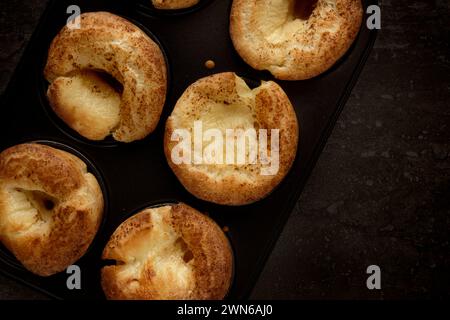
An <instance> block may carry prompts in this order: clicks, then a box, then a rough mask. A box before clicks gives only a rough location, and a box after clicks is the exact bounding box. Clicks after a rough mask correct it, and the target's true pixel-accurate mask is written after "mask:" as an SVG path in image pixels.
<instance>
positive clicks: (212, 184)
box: [164, 72, 299, 205]
mask: <svg viewBox="0 0 450 320" xmlns="http://www.w3.org/2000/svg"><path fill="white" fill-rule="evenodd" d="M200 125H201V128H200ZM196 127H197V129H196ZM185 131H187V133H185ZM264 132H265V135H266V138H267V139H266V141H265V142H264V140H262V137H264ZM298 132H299V129H298V123H297V117H296V114H295V111H294V108H293V106H292V104H291V102H290V101H289V98H288V97H287V95H286V94H285V93H284V91H283V89H282V88H281V87H280V86H279V85H277V84H276V83H275V82H273V81H268V82H262V83H261V85H260V86H259V87H257V88H255V89H253V90H252V89H250V88H249V87H248V86H247V84H246V83H245V81H244V80H242V79H241V78H239V77H238V76H237V75H236V74H234V73H231V72H226V73H219V74H215V75H212V76H209V77H206V78H202V79H200V80H198V81H196V82H195V83H194V84H192V85H191V86H189V87H188V88H187V89H186V91H185V92H184V93H183V95H182V96H181V97H180V99H179V100H178V102H177V104H176V105H175V108H174V110H173V112H172V114H171V116H170V117H169V118H168V120H167V123H166V131H165V137H164V151H165V154H166V158H167V161H168V163H169V166H170V167H171V168H172V170H173V172H174V173H175V175H176V176H177V177H178V179H179V180H180V182H181V183H182V184H183V186H184V187H185V188H186V189H187V190H188V191H189V192H190V193H192V194H193V195H194V196H196V197H198V198H200V199H203V200H206V201H211V202H214V203H218V204H224V205H243V204H248V203H252V202H255V201H258V200H260V199H262V198H264V197H266V196H267V195H268V194H269V193H270V192H272V190H273V189H274V188H275V187H276V186H277V185H278V184H279V183H280V182H281V180H282V179H283V178H284V177H285V176H286V174H287V173H288V171H289V169H290V167H291V165H292V163H293V161H294V159H295V156H296V153H297V142H298ZM199 135H201V136H202V138H200V139H201V141H202V144H201V146H200V144H199V143H197V144H196V143H195V140H196V139H198V138H199ZM208 136H209V137H208ZM239 141H241V142H243V144H244V147H242V144H241V147H239ZM250 141H252V142H250ZM228 143H230V144H228ZM239 150H241V152H239ZM221 151H223V152H221ZM216 155H217V157H216ZM251 159H253V161H252V160H251Z"/></svg>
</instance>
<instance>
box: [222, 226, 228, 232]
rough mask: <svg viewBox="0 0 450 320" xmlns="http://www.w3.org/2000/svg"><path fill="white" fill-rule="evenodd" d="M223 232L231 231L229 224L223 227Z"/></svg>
mask: <svg viewBox="0 0 450 320" xmlns="http://www.w3.org/2000/svg"><path fill="white" fill-rule="evenodd" d="M222 230H223V232H228V231H230V228H228V227H227V226H225V227H223V229H222Z"/></svg>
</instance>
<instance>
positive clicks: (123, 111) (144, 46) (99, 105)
mask: <svg viewBox="0 0 450 320" xmlns="http://www.w3.org/2000/svg"><path fill="white" fill-rule="evenodd" d="M87 70H89V71H87ZM95 72H103V73H107V74H109V75H110V76H112V77H113V78H115V79H116V80H117V81H118V82H119V83H120V84H121V85H122V86H123V90H120V91H119V90H116V88H114V86H111V85H110V84H109V81H107V80H105V79H104V78H103V77H101V75H100V74H97V75H96V74H95ZM166 73H167V71H166V63H165V60H164V56H163V54H162V52H161V49H160V48H159V46H158V45H157V44H156V43H155V42H154V41H153V40H152V39H150V38H149V36H147V34H145V32H143V31H142V30H141V29H139V28H138V27H137V26H135V25H134V24H132V23H131V22H129V21H127V20H125V19H124V18H121V17H119V16H116V15H113V14H111V13H108V12H90V13H84V14H82V15H81V23H80V28H79V29H71V28H69V27H67V26H65V27H64V28H63V29H62V30H61V31H60V32H59V34H58V35H57V36H56V37H55V39H54V40H53V42H52V44H51V46H50V49H49V52H48V58H47V65H46V66H45V70H44V74H45V77H46V79H47V80H48V81H49V82H50V83H51V84H50V87H49V89H48V93H47V95H48V98H49V101H50V105H51V106H52V108H53V109H54V110H55V112H56V113H57V114H58V116H59V117H61V118H62V120H64V121H65V122H66V123H67V125H69V126H70V127H71V128H72V129H74V130H76V131H77V132H78V133H80V134H81V135H83V136H84V137H86V138H88V139H91V140H102V139H104V138H105V137H106V136H108V135H109V134H112V136H113V137H114V139H116V140H118V141H122V142H131V141H134V140H140V139H143V138H145V137H146V136H147V135H148V134H149V133H151V132H152V131H153V130H154V129H155V128H156V125H157V124H158V121H159V117H160V115H161V112H162V108H163V106H164V102H165V97H166V89H167V74H166Z"/></svg>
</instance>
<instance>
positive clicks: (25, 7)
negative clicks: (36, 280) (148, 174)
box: [0, 0, 450, 299]
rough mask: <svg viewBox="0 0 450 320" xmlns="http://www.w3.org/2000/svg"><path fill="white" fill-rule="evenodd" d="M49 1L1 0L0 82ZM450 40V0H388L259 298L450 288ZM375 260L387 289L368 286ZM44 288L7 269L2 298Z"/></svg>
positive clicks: (388, 294) (438, 294) (431, 293)
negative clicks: (15, 277) (20, 281)
mask: <svg viewBox="0 0 450 320" xmlns="http://www.w3.org/2000/svg"><path fill="white" fill-rule="evenodd" d="M216 1H220V0H216ZM46 3H47V1H44V0H27V1H14V0H6V1H5V0H2V1H1V4H0V6H1V13H0V14H1V17H0V43H1V45H0V91H1V92H3V91H4V89H5V88H6V85H7V83H8V81H9V79H10V77H11V75H12V73H13V71H14V68H15V66H16V64H17V63H18V61H19V60H20V57H21V55H22V52H23V49H24V48H25V46H26V44H27V42H28V40H29V38H30V36H31V34H32V33H33V30H34V28H35V26H36V23H37V21H38V19H39V17H40V15H41V13H42V11H43V9H44V7H45V5H46ZM449 39H450V2H449V1H448V0H434V1H431V0H429V1H419V0H384V1H382V30H381V31H380V32H379V34H378V39H377V41H376V43H375V48H374V50H373V52H372V54H371V56H370V58H369V60H368V62H367V64H366V66H365V68H364V70H363V72H362V74H361V77H360V79H359V81H358V83H357V85H356V87H355V89H354V90H353V93H352V95H351V97H350V99H349V101H348V103H347V105H346V107H345V109H344V111H343V112H342V114H341V116H340V118H339V120H338V123H337V125H336V127H335V129H334V131H333V133H332V135H331V137H330V139H329V140H328V143H327V145H326V147H325V149H324V152H323V153H322V155H321V157H320V159H319V161H318V163H317V165H316V168H315V169H314V171H313V173H312V175H311V177H310V179H309V182H308V184H307V186H306V188H305V190H304V192H303V194H302V196H301V198H300V200H299V202H298V205H297V207H296V209H295V210H294V212H293V213H292V215H291V217H290V219H289V221H288V223H287V225H286V227H285V229H284V231H283V234H282V236H281V237H280V239H279V241H278V243H277V245H276V248H275V250H274V251H273V253H272V255H271V257H270V259H269V261H268V263H267V265H266V267H265V269H264V271H263V273H262V274H261V277H260V279H259V282H258V284H257V286H256V288H255V290H254V292H253V294H252V298H257V299H319V298H324V299H347V298H352V299H392V298H396V299H399V298H402V299H403V298H442V297H447V298H448V297H450V48H449ZM371 264H376V265H379V266H380V267H381V270H382V290H374V291H369V290H368V289H367V288H366V278H367V275H366V273H365V272H366V268H367V266H369V265H371ZM37 298H45V296H43V295H42V294H40V293H38V292H35V291H34V290H32V289H29V288H27V287H25V286H23V285H21V284H18V283H16V282H15V281H12V280H9V279H8V278H6V277H4V276H2V275H0V299H37Z"/></svg>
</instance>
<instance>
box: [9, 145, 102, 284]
mask: <svg viewBox="0 0 450 320" xmlns="http://www.w3.org/2000/svg"><path fill="white" fill-rule="evenodd" d="M45 200H51V201H52V202H53V203H54V207H53V208H46V207H45V206H44V201H45ZM102 212H103V195H102V192H101V189H100V186H99V185H98V182H97V180H96V178H95V177H94V176H93V175H92V174H90V173H88V172H87V168H86V164H85V163H84V162H83V161H81V160H80V159H79V158H77V157H76V156H74V155H72V154H70V153H67V152H65V151H61V150H58V149H54V148H52V147H49V146H45V145H40V144H34V143H27V144H21V145H17V146H14V147H11V148H9V149H7V150H5V151H3V152H2V153H1V154H0V241H1V242H2V243H3V244H4V245H5V246H6V247H7V248H8V249H9V250H10V251H11V252H12V253H13V254H14V255H15V256H16V258H17V259H18V260H19V261H20V262H21V263H22V264H23V265H24V266H25V268H27V269H28V270H30V271H31V272H33V273H35V274H38V275H41V276H49V275H52V274H54V273H57V272H60V271H63V270H64V269H66V268H67V267H68V266H69V265H71V264H73V263H74V262H76V261H77V260H78V259H79V258H80V257H81V256H83V254H84V253H85V252H86V250H87V248H88V247H89V245H90V243H91V242H92V240H93V239H94V236H95V234H96V233H97V230H98V227H99V224H100V221H101V217H102Z"/></svg>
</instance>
